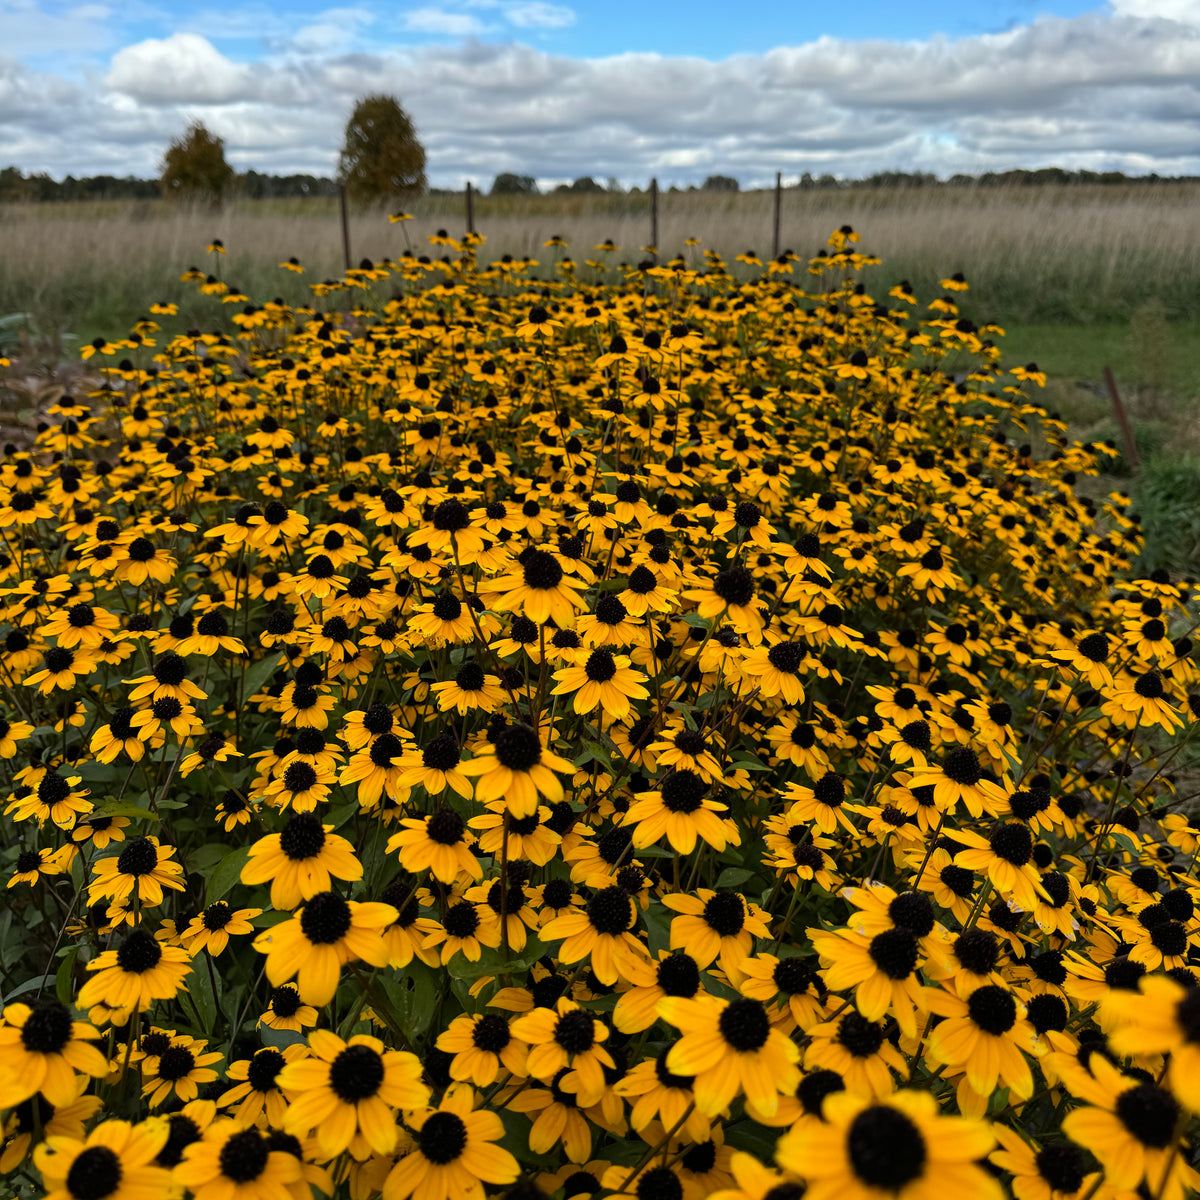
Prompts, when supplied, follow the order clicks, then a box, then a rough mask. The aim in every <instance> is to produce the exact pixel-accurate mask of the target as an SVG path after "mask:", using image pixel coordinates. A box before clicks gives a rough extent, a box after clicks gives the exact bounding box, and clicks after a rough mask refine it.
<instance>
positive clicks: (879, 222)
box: [0, 184, 1200, 334]
mask: <svg viewBox="0 0 1200 1200" xmlns="http://www.w3.org/2000/svg"><path fill="white" fill-rule="evenodd" d="M1198 203H1200V185H1190V184H1185V185H1178V184H1170V185H1167V184H1162V185H1152V184H1145V185H1131V186H1120V187H1036V188H1034V187H1029V188H1015V187H1014V188H978V189H976V188H963V189H957V188H918V189H897V190H884V189H868V188H848V189H845V190H840V191H823V190H809V189H792V190H789V191H786V192H785V193H784V203H783V219H782V245H783V246H784V247H790V248H792V249H794V250H795V251H796V252H797V253H799V254H800V255H801V256H805V257H806V256H808V255H811V254H813V253H815V252H816V250H817V249H818V248H819V247H820V246H821V245H822V244H823V243H824V241H825V239H826V237H827V236H828V234H829V232H830V231H831V230H832V229H833V228H834V227H836V226H838V225H841V224H847V223H848V224H851V225H853V226H854V227H855V228H856V229H859V230H860V231H861V232H862V235H863V243H862V245H863V248H864V249H868V250H870V251H872V252H874V253H877V254H880V255H881V256H882V257H883V258H884V261H885V267H884V268H883V271H884V274H885V276H886V278H887V280H888V282H891V281H893V280H895V279H898V278H900V277H901V276H906V277H909V278H911V279H912V281H913V283H914V284H916V285H917V286H918V288H919V289H922V290H923V291H924V293H925V294H929V291H930V290H931V289H932V288H934V287H935V286H936V279H937V278H939V277H940V276H942V275H945V274H949V273H951V272H953V271H959V270H961V271H963V272H965V273H966V274H967V277H968V278H969V279H970V280H971V281H972V283H973V285H974V292H973V294H972V300H973V301H975V302H976V304H977V305H979V306H981V307H982V308H983V309H984V311H981V312H979V313H977V314H976V315H980V316H992V315H996V316H1000V317H1003V318H1006V319H1011V320H1076V321H1077V320H1088V319H1093V320H1094V319H1104V318H1108V319H1122V320H1124V319H1128V317H1129V315H1130V314H1131V313H1132V312H1133V311H1135V310H1136V309H1137V307H1138V305H1140V304H1142V303H1144V302H1145V301H1146V300H1148V299H1150V298H1154V297H1157V298H1158V299H1159V300H1160V301H1161V302H1162V304H1163V305H1164V306H1165V308H1166V311H1167V313H1168V314H1169V315H1170V316H1179V315H1185V314H1186V315H1194V314H1195V313H1196V312H1197V311H1200V223H1198V222H1197V221H1196V220H1195V212H1196V208H1197V204H1198ZM772 204H773V199H772V195H771V193H769V192H755V193H744V194H740V195H739V194H721V193H677V194H671V193H664V194H663V195H662V196H661V197H660V208H659V243H660V246H659V248H660V250H661V251H662V252H664V253H670V252H673V251H675V250H676V249H679V248H681V246H682V243H683V239H684V238H686V237H697V238H699V239H700V241H701V243H702V244H703V245H704V246H712V247H714V248H716V249H718V250H720V251H721V252H722V253H724V254H726V255H728V256H732V255H733V254H736V253H738V252H740V251H742V250H745V249H754V250H757V251H758V252H759V253H760V254H766V253H769V252H770V249H771V227H772ZM414 212H415V214H416V219H415V220H413V221H411V222H407V223H406V224H405V227H404V228H407V230H408V233H409V236H410V237H411V238H412V239H413V242H414V245H418V246H419V247H420V248H421V249H422V250H428V249H429V248H428V247H427V246H426V245H425V244H424V239H425V237H426V236H428V235H429V234H431V233H433V232H434V231H435V230H436V229H438V228H444V229H447V230H449V231H450V232H451V233H452V234H455V233H461V232H462V231H463V229H464V227H465V216H464V208H463V202H462V197H461V196H460V197H426V198H424V199H422V200H420V201H418V202H417V203H416V205H415V206H414ZM350 224H351V241H352V248H353V253H354V257H355V259H356V260H357V259H359V258H361V257H364V256H366V257H371V258H380V257H383V256H384V255H389V254H390V255H395V254H396V253H398V252H399V251H400V250H401V249H403V247H404V237H403V233H402V227H400V226H395V225H390V224H388V222H387V221H386V220H385V219H384V215H383V213H382V212H369V213H356V214H353V215H352V217H351V222H350ZM475 224H476V228H477V229H478V230H479V231H480V232H481V233H483V234H485V235H486V236H487V239H488V240H487V246H486V253H487V254H489V255H500V254H504V253H510V254H514V255H533V256H534V257H538V258H541V259H542V260H543V262H545V261H547V260H548V259H549V257H550V255H551V252H550V251H543V250H542V243H543V242H544V241H546V239H547V238H549V237H550V236H551V235H552V234H556V233H557V234H561V235H563V236H564V237H565V238H566V239H567V240H568V242H570V243H571V253H572V254H573V255H575V256H576V257H577V258H578V259H581V260H582V259H583V258H585V257H589V256H592V253H593V251H592V247H593V246H594V245H595V244H596V243H598V242H600V241H602V240H603V239H605V238H609V237H611V238H612V239H614V240H615V241H616V243H617V245H618V246H620V247H621V250H622V255H621V257H622V258H625V257H628V258H630V259H633V260H636V259H637V258H640V257H642V253H641V247H642V246H644V245H646V244H647V242H648V241H649V237H650V224H649V212H648V197H647V196H646V195H644V194H632V195H625V196H619V195H618V196H609V195H604V196H574V195H567V196H563V195H552V196H541V197H496V198H492V197H480V198H477V200H476V208H475ZM213 237H220V238H221V239H222V240H223V241H224V242H225V243H226V245H227V246H228V247H229V249H230V255H229V257H228V259H226V260H224V261H223V265H224V267H225V270H226V274H227V277H228V278H230V279H232V280H233V281H234V282H236V283H238V284H239V285H241V286H243V287H245V288H248V289H250V290H251V291H252V292H253V293H254V294H256V295H257V296H260V297H263V296H266V295H268V294H274V293H276V292H283V293H284V294H288V293H287V291H286V289H287V287H288V286H292V288H293V291H292V293H291V295H292V296H296V295H298V294H299V293H298V292H297V291H296V290H295V289H296V281H295V280H294V279H288V278H281V276H282V275H283V273H282V272H279V271H278V269H277V263H278V262H279V261H280V260H281V259H283V258H286V257H287V256H288V255H296V256H297V257H298V258H300V260H301V261H302V262H304V263H305V264H306V265H307V266H308V267H309V268H310V270H309V275H308V276H307V277H306V281H307V280H310V279H311V278H312V277H313V276H314V275H315V276H316V277H317V278H321V277H324V276H327V275H330V274H333V273H336V272H337V271H338V270H339V269H340V267H341V260H342V248H341V247H342V243H341V225H340V221H339V219H338V214H337V206H336V201H330V200H307V201H305V200H286V201H243V202H241V203H238V204H233V205H230V206H228V207H227V208H225V209H223V210H221V211H217V212H213V211H188V210H179V209H174V208H171V207H169V206H167V205H165V204H163V203H160V202H157V201H133V202H118V203H88V204H75V205H67V204H63V205H27V206H21V205H10V206H3V207H0V238H2V239H3V245H4V254H3V256H2V257H0V313H2V312H6V311H8V312H11V311H17V310H19V311H31V312H34V313H35V314H37V315H38V317H39V319H40V320H41V321H42V322H49V323H51V324H57V325H58V326H59V328H64V327H65V328H73V329H74V330H75V331H76V332H78V333H80V334H90V333H91V332H93V331H94V329H95V328H101V329H102V330H105V329H107V330H108V331H111V327H110V326H106V322H108V323H111V322H113V321H116V322H118V323H121V324H123V323H126V322H127V321H128V320H129V319H131V318H132V317H133V316H136V314H137V312H139V311H141V310H142V309H143V308H144V306H145V305H146V304H147V303H148V302H150V301H151V300H154V299H156V298H159V297H160V296H171V297H179V296H181V295H183V294H185V292H184V289H182V288H181V287H180V285H179V284H178V276H179V273H180V271H181V270H182V269H183V268H185V267H187V266H189V265H192V264H197V265H200V266H202V267H203V266H206V265H207V264H206V260H205V255H204V247H205V245H206V244H207V243H208V241H209V240H210V239H211V238H213ZM431 252H432V253H435V254H436V253H438V251H431ZM876 286H878V284H876Z"/></svg>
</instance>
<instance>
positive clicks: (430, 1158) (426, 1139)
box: [383, 1084, 520, 1200]
mask: <svg viewBox="0 0 1200 1200" xmlns="http://www.w3.org/2000/svg"><path fill="white" fill-rule="evenodd" d="M411 1125H412V1128H413V1131H414V1134H415V1139H414V1140H415V1143H416V1144H415V1146H414V1147H413V1150H412V1152H411V1153H409V1154H406V1155H405V1156H404V1157H402V1158H401V1159H400V1160H399V1161H398V1162H397V1163H396V1165H395V1166H394V1167H393V1168H392V1170H391V1171H390V1172H389V1174H388V1176H387V1179H386V1180H385V1181H384V1184H383V1196H384V1200H407V1197H409V1196H414V1195H415V1196H419V1197H421V1200H425V1197H433V1196H446V1197H450V1196H455V1197H458V1196H461V1197H462V1198H463V1200H482V1197H483V1185H484V1184H489V1185H492V1186H495V1185H503V1184H509V1183H512V1182H513V1181H514V1180H515V1179H516V1178H517V1176H518V1175H519V1174H520V1167H519V1166H518V1164H517V1160H516V1159H515V1158H514V1157H513V1156H512V1155H511V1154H510V1153H509V1152H508V1151H507V1150H505V1149H504V1148H503V1147H502V1146H498V1145H496V1143H497V1142H499V1141H500V1139H501V1138H502V1137H503V1135H504V1125H503V1123H502V1122H501V1120H500V1118H499V1117H498V1116H497V1115H496V1114H495V1113H494V1112H488V1111H486V1110H484V1109H477V1108H476V1107H475V1092H474V1089H473V1088H471V1087H470V1086H469V1085H466V1084H458V1085H456V1086H454V1087H451V1088H449V1089H447V1091H446V1094H445V1096H443V1098H442V1102H441V1104H440V1105H439V1106H438V1107H437V1108H435V1109H426V1110H425V1111H423V1112H420V1113H417V1114H414V1116H413V1117H412V1118H411Z"/></svg>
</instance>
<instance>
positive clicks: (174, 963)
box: [76, 929, 192, 1025]
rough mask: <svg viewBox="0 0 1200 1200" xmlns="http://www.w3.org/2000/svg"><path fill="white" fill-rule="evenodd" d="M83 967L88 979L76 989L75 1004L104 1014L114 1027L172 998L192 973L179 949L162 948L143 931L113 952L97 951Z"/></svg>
mask: <svg viewBox="0 0 1200 1200" xmlns="http://www.w3.org/2000/svg"><path fill="white" fill-rule="evenodd" d="M87 966H88V970H89V971H91V972H92V977H91V978H90V979H88V980H87V981H86V982H85V983H84V985H83V986H82V987H81V988H80V989H79V994H78V996H77V997H76V1000H77V1003H78V1005H79V1007H80V1008H89V1009H90V1008H92V1007H93V1006H96V1007H97V1008H98V1009H99V1010H100V1011H101V1012H102V1013H103V1012H104V1011H105V1010H107V1012H108V1017H109V1019H110V1020H111V1022H112V1024H114V1025H124V1024H125V1023H126V1022H127V1021H128V1019H129V1016H130V1014H132V1013H135V1012H145V1011H146V1010H147V1009H148V1008H150V1007H151V1006H152V1005H153V1004H154V1003H155V1002H156V1001H158V1000H170V999H172V998H173V997H175V996H176V995H177V994H178V992H179V990H180V988H181V987H182V986H183V981H184V978H185V977H186V976H187V975H188V974H189V973H190V971H191V969H192V968H191V966H190V964H189V961H188V952H187V951H186V950H185V949H184V948H183V947H182V946H168V945H163V944H162V943H160V942H157V941H155V939H154V938H153V937H152V936H151V935H150V934H149V933H147V932H146V931H145V930H143V929H134V930H132V931H130V932H129V933H127V934H126V935H125V937H124V939H123V940H122V941H121V944H120V945H119V946H117V948H116V949H114V950H103V951H101V952H100V953H99V954H98V955H97V956H96V957H95V958H94V959H92V961H91V962H89V963H88V965H87Z"/></svg>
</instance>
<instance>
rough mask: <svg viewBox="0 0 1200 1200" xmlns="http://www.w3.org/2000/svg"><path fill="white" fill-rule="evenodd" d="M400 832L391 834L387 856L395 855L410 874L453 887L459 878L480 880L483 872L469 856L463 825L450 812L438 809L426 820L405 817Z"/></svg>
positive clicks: (465, 831)
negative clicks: (424, 874)
mask: <svg viewBox="0 0 1200 1200" xmlns="http://www.w3.org/2000/svg"><path fill="white" fill-rule="evenodd" d="M402 824H403V826H404V828H403V829H402V830H401V831H400V832H399V833H396V834H393V835H392V836H391V837H390V838H389V839H388V843H387V852H388V853H389V854H396V855H398V857H399V859H400V865H401V866H402V867H403V868H404V869H405V870H406V871H410V872H412V873H413V874H419V873H420V872H422V871H429V872H430V873H431V874H432V875H433V877H434V878H435V879H437V880H439V881H440V882H442V883H454V881H455V880H456V879H458V877H459V875H460V874H465V875H467V876H468V877H469V878H471V879H480V878H482V877H483V868H482V866H480V863H479V860H478V859H477V858H476V857H475V855H474V854H473V853H472V852H471V842H472V839H471V835H470V833H469V832H468V831H467V823H466V822H465V821H464V820H463V818H462V816H461V815H460V814H459V813H457V812H456V811H455V810H454V809H452V808H439V809H438V810H437V811H436V812H434V813H431V814H430V815H429V816H428V817H406V818H405V819H404V820H403V821H402Z"/></svg>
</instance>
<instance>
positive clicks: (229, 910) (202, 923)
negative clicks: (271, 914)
mask: <svg viewBox="0 0 1200 1200" xmlns="http://www.w3.org/2000/svg"><path fill="white" fill-rule="evenodd" d="M261 914H262V909H261V908H238V909H235V908H233V907H232V906H231V905H230V904H229V902H228V901H226V900H214V901H213V902H212V903H211V904H209V905H208V906H207V907H206V908H205V909H204V911H203V912H202V913H200V914H199V915H198V916H195V917H193V918H192V919H191V920H190V921H189V922H188V924H187V927H186V928H185V929H184V930H183V931H182V932H181V933H180V935H179V940H180V943H181V944H182V945H183V947H184V948H185V949H186V950H187V952H188V953H189V954H192V955H196V954H199V953H200V952H201V951H206V952H207V953H208V954H209V955H211V956H212V957H213V958H215V957H216V956H217V955H218V954H220V953H221V951H222V950H224V949H225V947H226V946H228V945H229V939H230V938H231V937H235V936H239V935H240V936H243V937H244V936H245V935H246V934H248V933H253V932H254V926H253V925H252V924H251V921H253V920H254V918H255V917H257V916H260V915H261Z"/></svg>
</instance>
